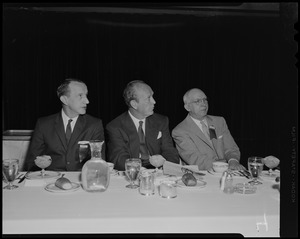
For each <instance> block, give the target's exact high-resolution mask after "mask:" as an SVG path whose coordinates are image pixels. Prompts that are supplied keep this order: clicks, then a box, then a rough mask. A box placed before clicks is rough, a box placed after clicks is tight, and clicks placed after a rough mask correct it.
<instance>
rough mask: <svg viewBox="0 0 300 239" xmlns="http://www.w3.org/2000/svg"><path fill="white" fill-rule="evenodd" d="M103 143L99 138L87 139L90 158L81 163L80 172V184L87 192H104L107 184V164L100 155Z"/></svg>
mask: <svg viewBox="0 0 300 239" xmlns="http://www.w3.org/2000/svg"><path fill="white" fill-rule="evenodd" d="M103 143H104V141H102V142H101V141H100V140H92V141H89V144H90V148H91V159H90V160H88V161H87V162H86V163H85V164H84V165H83V167H82V172H81V182H82V186H83V189H84V190H85V191H87V192H104V191H106V189H107V188H108V185H109V181H110V170H109V166H108V164H107V163H106V162H105V161H104V160H103V159H102V157H101V149H102V145H103Z"/></svg>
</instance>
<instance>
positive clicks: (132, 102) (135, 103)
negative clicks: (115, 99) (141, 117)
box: [130, 100, 137, 110]
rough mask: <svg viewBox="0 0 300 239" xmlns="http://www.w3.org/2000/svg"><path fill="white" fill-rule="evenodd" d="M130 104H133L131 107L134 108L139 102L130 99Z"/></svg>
mask: <svg viewBox="0 0 300 239" xmlns="http://www.w3.org/2000/svg"><path fill="white" fill-rule="evenodd" d="M130 105H131V107H132V108H133V109H135V110H136V109H137V102H136V100H131V101H130Z"/></svg>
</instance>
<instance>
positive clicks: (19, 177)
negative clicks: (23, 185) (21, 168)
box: [16, 174, 24, 179]
mask: <svg viewBox="0 0 300 239" xmlns="http://www.w3.org/2000/svg"><path fill="white" fill-rule="evenodd" d="M23 176H24V174H20V175H19V176H18V177H17V178H16V179H21V178H22V177H23Z"/></svg>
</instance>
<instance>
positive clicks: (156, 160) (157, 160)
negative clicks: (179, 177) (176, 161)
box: [149, 155, 165, 174]
mask: <svg viewBox="0 0 300 239" xmlns="http://www.w3.org/2000/svg"><path fill="white" fill-rule="evenodd" d="M149 162H150V163H151V164H152V165H153V166H154V167H155V171H154V173H155V174H157V173H158V172H159V167H161V166H162V165H163V164H164V162H165V159H164V158H163V157H162V156H161V155H152V156H150V157H149Z"/></svg>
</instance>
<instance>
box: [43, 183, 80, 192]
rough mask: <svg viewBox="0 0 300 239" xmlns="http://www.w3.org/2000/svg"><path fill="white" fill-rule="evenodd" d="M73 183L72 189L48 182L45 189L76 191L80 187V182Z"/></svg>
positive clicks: (51, 190)
mask: <svg viewBox="0 0 300 239" xmlns="http://www.w3.org/2000/svg"><path fill="white" fill-rule="evenodd" d="M71 183H72V188H70V189H61V188H58V187H56V186H55V183H50V184H48V185H47V186H46V187H45V189H46V190H47V191H49V192H52V193H68V192H74V191H76V190H78V189H79V188H80V184H79V183H73V182H71Z"/></svg>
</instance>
